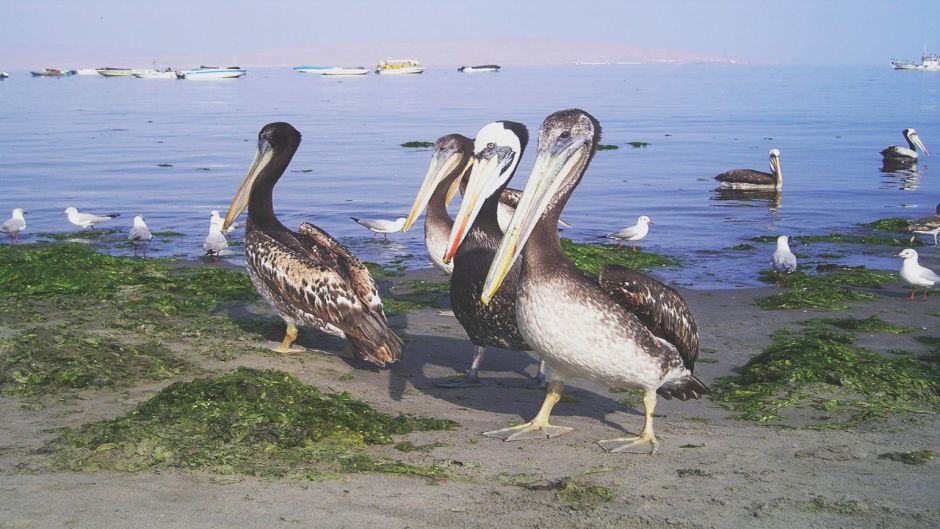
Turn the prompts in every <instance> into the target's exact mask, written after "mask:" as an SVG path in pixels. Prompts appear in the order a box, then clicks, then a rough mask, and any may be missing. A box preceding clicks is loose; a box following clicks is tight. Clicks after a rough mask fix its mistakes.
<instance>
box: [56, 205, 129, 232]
mask: <svg viewBox="0 0 940 529" xmlns="http://www.w3.org/2000/svg"><path fill="white" fill-rule="evenodd" d="M65 214H66V215H68V217H69V222H71V223H72V224H74V225H76V226H78V227H79V228H81V229H85V228H91V229H95V224H98V223H99V222H104V221H107V220H111V219H113V218H114V217H120V216H121V214H120V213H109V214H108V215H95V214H94V213H79V212H78V210H77V209H75V208H74V207H72V206H69V207H67V208H65Z"/></svg>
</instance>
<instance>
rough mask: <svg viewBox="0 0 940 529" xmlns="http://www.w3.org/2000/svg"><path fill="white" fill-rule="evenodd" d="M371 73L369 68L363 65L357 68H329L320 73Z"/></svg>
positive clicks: (341, 74) (348, 74)
mask: <svg viewBox="0 0 940 529" xmlns="http://www.w3.org/2000/svg"><path fill="white" fill-rule="evenodd" d="M367 73H369V69H368V68H363V67H361V66H359V67H356V68H338V67H337V68H330V69H328V70H323V71H322V72H320V75H330V76H332V75H337V76H354V75H366V74H367Z"/></svg>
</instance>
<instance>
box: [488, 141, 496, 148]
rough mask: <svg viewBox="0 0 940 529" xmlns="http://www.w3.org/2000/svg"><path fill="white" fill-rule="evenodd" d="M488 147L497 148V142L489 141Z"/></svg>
mask: <svg viewBox="0 0 940 529" xmlns="http://www.w3.org/2000/svg"><path fill="white" fill-rule="evenodd" d="M486 148H487V149H495V148H496V144H495V143H493V142H489V143H487V144H486Z"/></svg>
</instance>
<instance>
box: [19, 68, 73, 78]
mask: <svg viewBox="0 0 940 529" xmlns="http://www.w3.org/2000/svg"><path fill="white" fill-rule="evenodd" d="M29 73H31V74H33V77H64V76H67V75H75V70H66V69H63V68H43V69H42V70H33V71H31V72H29Z"/></svg>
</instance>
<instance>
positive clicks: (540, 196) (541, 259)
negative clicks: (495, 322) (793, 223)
mask: <svg viewBox="0 0 940 529" xmlns="http://www.w3.org/2000/svg"><path fill="white" fill-rule="evenodd" d="M599 139H600V125H599V124H598V122H597V120H595V119H594V117H593V116H591V115H590V114H588V113H587V112H584V111H583V110H578V109H571V110H563V111H560V112H556V113H554V114H552V115H550V116H548V117H547V118H546V119H545V121H544V122H543V123H542V126H541V129H540V130H539V139H538V156H537V157H536V160H535V166H534V167H533V169H532V174H531V176H530V177H529V180H528V182H527V183H526V187H525V190H524V192H523V195H522V200H521V201H520V203H519V207H518V208H517V209H516V214H515V215H514V216H513V218H512V222H511V223H510V225H509V228H508V231H507V232H506V235H505V236H504V237H503V240H502V242H501V243H500V246H499V249H498V250H497V252H496V256H495V257H494V258H493V264H492V265H491V266H490V269H489V272H488V273H487V277H486V282H485V285H484V287H483V293H482V295H481V300H482V301H483V303H490V302H491V301H492V300H494V299H495V298H494V296H499V295H501V294H500V292H501V291H502V290H503V289H505V285H504V286H503V288H502V289H501V288H500V285H501V284H502V283H504V280H505V279H506V278H507V277H509V276H510V275H511V273H512V269H513V268H514V267H517V266H519V265H518V264H514V263H517V258H518V257H520V256H521V257H522V259H521V269H520V270H519V272H518V276H519V277H518V280H517V284H516V288H517V296H518V299H517V301H516V316H517V319H518V324H519V332H520V334H522V337H523V338H525V340H526V342H528V343H529V344H531V345H532V346H533V348H534V349H535V351H536V352H537V353H538V354H539V355H540V356H541V357H542V358H543V359H544V360H545V361H546V362H547V363H548V366H549V367H548V369H547V373H546V378H547V380H548V381H549V383H548V387H547V393H546V396H545V400H544V402H543V404H542V407H541V409H540V410H539V412H538V414H537V415H536V416H535V418H534V419H532V420H531V421H530V422H528V423H526V424H524V425H521V426H517V427H512V428H504V429H501V430H494V431H491V432H486V434H485V435H488V436H491V437H497V438H501V439H504V440H507V441H513V440H519V439H532V438H546V437H549V438H551V437H554V436H557V435H561V434H563V433H565V432H568V431H571V430H572V428H568V427H564V426H556V425H553V424H551V423H550V421H549V419H550V415H551V411H552V408H553V407H554V406H555V404H556V403H557V402H558V401H559V400H560V399H561V393H562V391H563V389H564V384H565V379H566V378H568V377H578V378H584V379H588V380H592V381H594V382H599V383H602V384H605V385H607V386H608V387H614V386H616V387H639V388H642V389H644V390H645V395H644V397H643V404H644V408H645V412H646V413H645V415H646V419H645V422H644V425H643V431H642V432H641V433H640V435H639V436H637V437H631V438H620V439H610V440H604V441H598V444H600V445H601V447H603V448H604V449H605V450H608V451H611V452H622V451H626V450H628V449H630V448H631V447H634V446H637V445H642V444H646V443H649V444H650V445H651V449H650V453H654V452H655V451H656V449H657V446H658V442H657V440H656V436H655V435H654V432H653V410H654V408H655V406H656V394H657V393H659V394H660V395H663V396H664V397H666V398H667V399H668V398H672V397H678V398H679V399H680V400H686V399H688V398H699V397H701V395H702V394H705V393H708V391H709V390H708V388H707V387H706V386H705V384H704V383H702V381H700V380H699V379H697V378H696V377H695V376H694V375H693V374H692V369H693V366H694V363H695V359H696V357H697V356H698V331H697V328H696V325H695V320H694V319H693V318H692V314H691V312H690V311H689V308H688V306H687V305H686V303H685V301H684V300H683V299H682V297H681V296H679V294H678V293H677V292H676V291H675V290H673V289H671V288H669V287H667V286H666V285H663V284H662V283H660V282H658V281H655V280H653V279H651V278H649V277H646V276H644V275H643V274H640V273H638V272H634V271H631V270H628V269H625V268H622V267H619V266H615V265H608V266H607V267H605V268H604V269H603V270H602V271H601V274H600V277H593V276H590V275H588V274H586V273H585V272H583V271H581V270H580V269H579V268H578V267H577V266H575V264H574V263H572V262H571V261H570V260H569V259H568V258H567V257H566V256H565V254H564V253H563V252H562V249H561V242H560V241H559V239H558V232H557V229H556V224H557V221H558V218H559V215H560V214H561V211H562V209H563V208H564V206H565V204H566V203H567V201H568V198H569V197H570V196H571V193H572V192H573V191H574V189H575V187H576V186H577V185H578V183H579V181H580V180H581V177H582V175H583V174H584V172H585V170H586V169H587V167H588V164H589V163H590V161H591V158H593V156H594V152H595V150H596V149H597V144H598V140H599ZM458 264H459V262H458ZM511 286H512V285H510V287H511Z"/></svg>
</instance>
